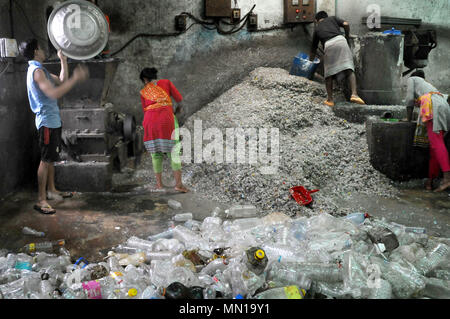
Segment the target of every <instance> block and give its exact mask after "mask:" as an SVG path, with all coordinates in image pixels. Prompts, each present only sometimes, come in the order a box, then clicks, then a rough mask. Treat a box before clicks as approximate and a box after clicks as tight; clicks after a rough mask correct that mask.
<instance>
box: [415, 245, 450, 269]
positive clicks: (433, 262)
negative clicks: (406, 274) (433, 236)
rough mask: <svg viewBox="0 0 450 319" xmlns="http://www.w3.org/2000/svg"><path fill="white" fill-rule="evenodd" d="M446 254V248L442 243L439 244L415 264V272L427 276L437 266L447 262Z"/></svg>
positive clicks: (447, 252) (447, 250)
mask: <svg viewBox="0 0 450 319" xmlns="http://www.w3.org/2000/svg"><path fill="white" fill-rule="evenodd" d="M448 254H449V249H448V246H447V245H446V244H444V243H439V244H438V245H437V246H436V247H434V248H433V249H432V250H431V251H430V252H429V253H428V254H427V256H425V257H423V258H422V259H421V260H419V262H418V263H417V270H418V271H419V273H421V274H422V275H426V274H428V273H429V272H430V271H432V270H433V269H435V268H436V267H437V266H439V264H440V263H442V262H443V261H445V260H447V261H448V259H447V258H448V257H447V256H448Z"/></svg>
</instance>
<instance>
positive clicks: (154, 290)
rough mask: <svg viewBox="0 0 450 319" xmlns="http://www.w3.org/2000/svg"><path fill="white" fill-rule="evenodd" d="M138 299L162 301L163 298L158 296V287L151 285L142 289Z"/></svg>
mask: <svg viewBox="0 0 450 319" xmlns="http://www.w3.org/2000/svg"><path fill="white" fill-rule="evenodd" d="M140 299H164V297H163V296H162V295H161V294H160V290H159V289H158V287H156V286H155V285H153V284H152V285H150V286H148V287H147V288H145V289H144V291H143V292H142V294H141V295H140Z"/></svg>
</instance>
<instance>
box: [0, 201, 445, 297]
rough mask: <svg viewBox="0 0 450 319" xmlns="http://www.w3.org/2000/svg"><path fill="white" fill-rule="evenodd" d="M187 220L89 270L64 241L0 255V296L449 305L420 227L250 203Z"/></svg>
mask: <svg viewBox="0 0 450 319" xmlns="http://www.w3.org/2000/svg"><path fill="white" fill-rule="evenodd" d="M172 204H174V203H172ZM175 206H177V205H175ZM175 206H174V207H175ZM178 206H179V205H178ZM178 206H177V209H179V207H178ZM192 216H193V215H192V214H191V213H180V214H177V215H175V217H174V218H173V221H172V222H171V225H170V226H169V227H168V229H167V230H165V231H163V232H161V233H159V234H151V235H150V236H148V238H145V239H143V238H138V237H134V236H133V237H131V238H129V239H128V240H127V241H126V242H125V243H122V244H120V245H118V246H117V247H114V248H112V249H111V251H109V252H108V255H107V256H105V258H104V260H102V261H101V262H96V263H89V262H88V261H86V260H84V259H83V258H78V257H74V256H71V255H70V253H69V251H67V249H65V248H64V241H57V242H53V243H49V244H46V245H42V244H41V245H37V244H36V245H34V244H31V245H27V246H25V247H24V249H23V250H22V252H20V253H17V254H15V253H8V252H7V251H5V250H0V298H5V299H9V298H12V299H17V298H25V299H35V298H37V299H51V298H58V299H59V298H61V299H309V298H311V299H315V298H322V299H323V298H337V299H347V298H357V299H392V298H449V297H450V263H449V246H448V245H449V243H450V240H449V239H446V238H434V237H430V236H428V235H427V234H426V231H425V229H423V228H417V227H405V226H403V225H399V224H395V223H387V222H386V221H384V220H377V219H374V218H372V217H370V216H368V215H367V214H365V213H354V214H351V215H348V216H346V217H340V218H336V217H333V216H331V215H329V214H325V213H323V214H320V215H317V216H313V217H310V218H306V217H298V218H291V217H288V216H287V215H285V214H282V213H272V214H269V215H266V216H264V217H258V212H257V210H256V208H255V207H254V206H250V205H245V206H233V207H231V208H229V209H227V210H225V211H222V210H221V209H219V208H216V209H215V210H214V211H213V212H212V213H211V214H210V216H209V217H206V218H205V219H204V220H202V221H199V220H195V219H193V218H192ZM56 251H57V253H55V252H56Z"/></svg>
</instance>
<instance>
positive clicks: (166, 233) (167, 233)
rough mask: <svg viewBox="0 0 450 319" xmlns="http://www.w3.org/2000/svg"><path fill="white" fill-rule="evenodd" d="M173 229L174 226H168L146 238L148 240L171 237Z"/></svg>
mask: <svg viewBox="0 0 450 319" xmlns="http://www.w3.org/2000/svg"><path fill="white" fill-rule="evenodd" d="M173 230H174V228H169V229H167V230H165V231H163V232H161V233H158V234H155V235H151V236H148V237H147V240H149V241H156V240H158V239H161V238H172V237H173Z"/></svg>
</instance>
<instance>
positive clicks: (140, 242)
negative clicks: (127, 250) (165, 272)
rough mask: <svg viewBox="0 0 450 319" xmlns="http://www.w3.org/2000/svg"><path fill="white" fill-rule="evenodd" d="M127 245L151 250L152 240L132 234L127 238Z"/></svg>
mask: <svg viewBox="0 0 450 319" xmlns="http://www.w3.org/2000/svg"><path fill="white" fill-rule="evenodd" d="M127 245H128V246H129V247H135V248H137V249H141V250H152V248H153V242H151V241H148V240H145V239H141V238H138V237H136V236H132V237H130V238H128V240H127Z"/></svg>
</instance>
